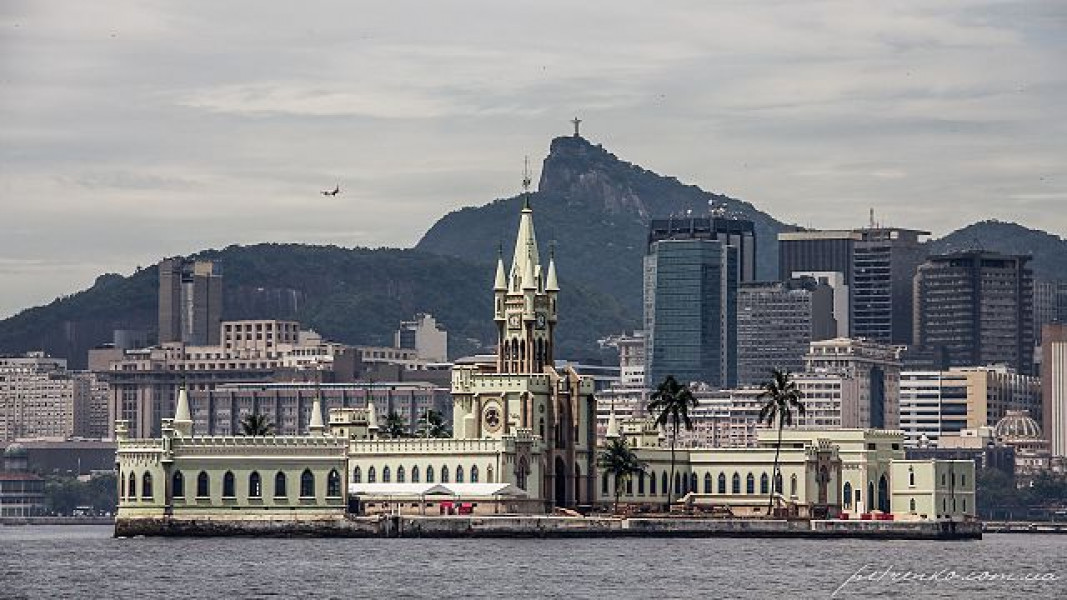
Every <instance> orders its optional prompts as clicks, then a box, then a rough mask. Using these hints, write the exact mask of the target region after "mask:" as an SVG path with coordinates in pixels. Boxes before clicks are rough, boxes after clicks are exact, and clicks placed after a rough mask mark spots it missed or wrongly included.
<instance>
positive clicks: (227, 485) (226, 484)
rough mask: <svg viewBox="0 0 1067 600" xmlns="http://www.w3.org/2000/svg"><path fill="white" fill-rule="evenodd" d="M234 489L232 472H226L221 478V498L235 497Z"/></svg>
mask: <svg viewBox="0 0 1067 600" xmlns="http://www.w3.org/2000/svg"><path fill="white" fill-rule="evenodd" d="M236 487H237V486H236V485H234V482H233V472H231V471H226V474H225V475H223V476H222V497H223V498H233V497H234V496H236V495H237V491H236V489H235V488H236Z"/></svg>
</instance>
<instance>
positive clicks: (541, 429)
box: [537, 417, 545, 440]
mask: <svg viewBox="0 0 1067 600" xmlns="http://www.w3.org/2000/svg"><path fill="white" fill-rule="evenodd" d="M537 428H538V431H539V432H540V435H541V439H542V440H543V439H545V418H544V417H541V420H540V421H539V422H538V425H537Z"/></svg>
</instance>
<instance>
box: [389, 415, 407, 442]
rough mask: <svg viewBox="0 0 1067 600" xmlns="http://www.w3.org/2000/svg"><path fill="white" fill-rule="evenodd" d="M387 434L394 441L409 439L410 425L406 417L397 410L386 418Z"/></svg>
mask: <svg viewBox="0 0 1067 600" xmlns="http://www.w3.org/2000/svg"><path fill="white" fill-rule="evenodd" d="M385 433H386V434H387V435H388V436H389V437H391V438H394V439H395V438H402V437H407V436H408V424H407V421H405V420H404V416H403V415H401V414H400V413H398V412H396V411H395V410H392V411H389V415H388V416H387V417H385Z"/></svg>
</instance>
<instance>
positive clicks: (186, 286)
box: [159, 257, 222, 346]
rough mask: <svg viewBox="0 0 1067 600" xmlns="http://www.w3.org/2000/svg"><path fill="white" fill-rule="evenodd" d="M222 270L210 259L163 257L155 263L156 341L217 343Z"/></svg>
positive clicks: (220, 321)
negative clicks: (157, 278) (157, 266)
mask: <svg viewBox="0 0 1067 600" xmlns="http://www.w3.org/2000/svg"><path fill="white" fill-rule="evenodd" d="M221 323H222V270H221V268H220V267H219V265H218V263H216V262H214V261H210V260H188V259H185V258H182V257H174V258H165V259H163V261H162V262H160V263H159V341H160V343H163V342H185V343H186V344H191V345H196V346H209V345H215V344H218V343H219V325H220V324H221Z"/></svg>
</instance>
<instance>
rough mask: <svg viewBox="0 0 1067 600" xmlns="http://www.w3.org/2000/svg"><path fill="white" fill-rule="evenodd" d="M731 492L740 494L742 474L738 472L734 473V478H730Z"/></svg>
mask: <svg viewBox="0 0 1067 600" xmlns="http://www.w3.org/2000/svg"><path fill="white" fill-rule="evenodd" d="M730 493H731V494H740V493H741V475H740V474H738V473H734V476H733V478H732V479H731V480H730Z"/></svg>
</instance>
